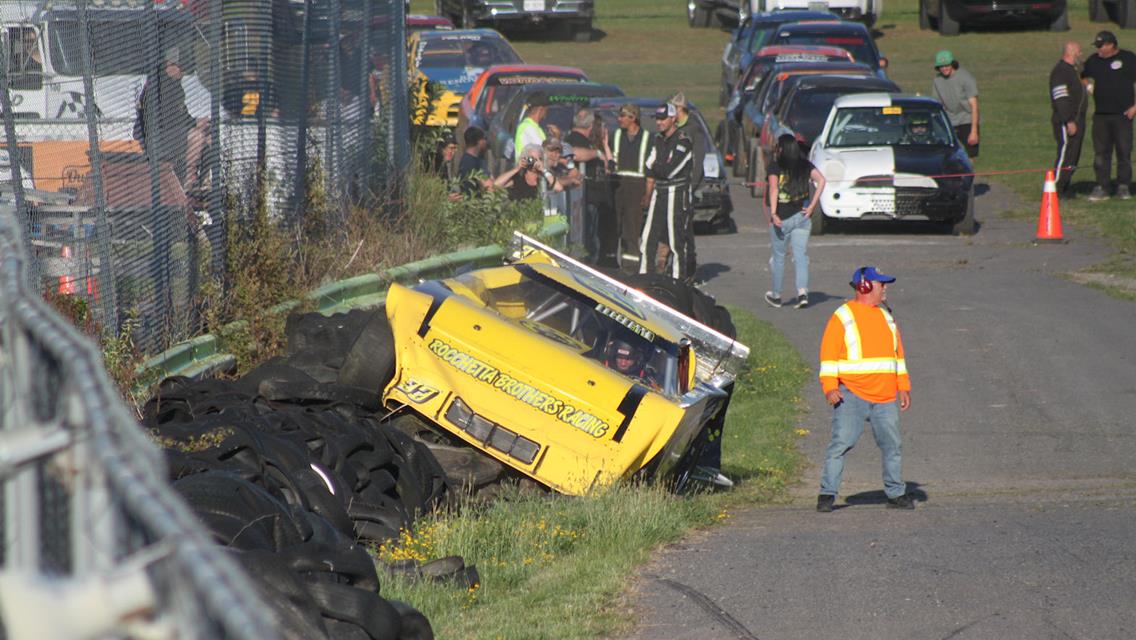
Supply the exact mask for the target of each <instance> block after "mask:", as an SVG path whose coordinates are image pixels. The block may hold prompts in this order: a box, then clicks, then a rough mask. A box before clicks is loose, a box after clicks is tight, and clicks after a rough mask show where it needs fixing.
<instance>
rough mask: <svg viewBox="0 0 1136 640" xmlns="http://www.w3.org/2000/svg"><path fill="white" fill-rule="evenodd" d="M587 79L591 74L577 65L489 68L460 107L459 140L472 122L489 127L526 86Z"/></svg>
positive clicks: (530, 65) (585, 80)
mask: <svg viewBox="0 0 1136 640" xmlns="http://www.w3.org/2000/svg"><path fill="white" fill-rule="evenodd" d="M587 81H588V77H587V75H585V74H584V72H583V71H581V70H580V69H577V68H575V67H557V66H553V65H543V64H508V65H505V64H503V65H494V66H492V67H489V68H488V69H486V70H485V71H484V72H482V74H481V75H480V76H478V78H477V81H475V82H474V83H473V86H472V87H471V88H470V90H469V91H467V92H466V94H465V96H464V97H463V98H462V100H461V104H460V105H459V106H458V126H457V139H458V142H459V143H460V142H461V140H462V135H463V134H464V133H465V130H466V129H468V128H469V127H470V125H473V126H477V127H481V128H482V129H486V128H487V126H488V122H489V118H490V117H491V116H492V115H493V114H494V113H497V111H498V110H500V109H501V108H502V107H503V106H505V104H506V103H508V102H509V98H512V97H513V94H515V93H517V92H518V91H520V89H521V87H524V86H525V85H529V84H536V83H574V82H587Z"/></svg>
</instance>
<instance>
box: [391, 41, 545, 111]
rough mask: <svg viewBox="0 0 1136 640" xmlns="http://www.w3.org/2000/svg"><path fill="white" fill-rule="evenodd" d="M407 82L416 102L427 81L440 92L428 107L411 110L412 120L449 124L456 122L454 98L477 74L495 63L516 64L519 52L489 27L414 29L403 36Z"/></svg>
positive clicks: (425, 91) (422, 99) (423, 96)
mask: <svg viewBox="0 0 1136 640" xmlns="http://www.w3.org/2000/svg"><path fill="white" fill-rule="evenodd" d="M407 51H408V55H407V58H408V60H409V64H410V71H409V73H410V76H409V77H410V82H411V86H412V87H413V89H414V91H415V93H416V94H417V95H418V96H419V100H420V103H425V102H426V98H427V96H428V95H429V92H428V88H427V84H428V83H431V82H433V83H438V84H439V85H441V87H442V92H441V94H440V95H438V96H437V97H436V98H435V99H434V100H433V102H432V103H431V105H430V106H429V108H426V107H425V106H423V107H422V108H420V110H419V112H418V113H414V114H412V119H413V121H414V122H415V123H416V124H426V125H427V126H432V127H441V126H448V127H453V126H455V125H457V123H458V102H460V101H461V97H462V96H463V95H464V94H465V92H466V91H469V88H470V87H471V86H473V83H474V81H475V80H477V77H478V76H480V75H481V72H482V71H485V70H486V69H488V68H489V67H491V66H493V65H495V64H520V63H521V62H523V61H522V60H521V56H520V55H519V54H518V53H517V52H516V50H514V49H513V47H512V45H510V44H509V42H508V41H507V40H505V38H504V37H503V36H502V35H501V34H500V33H497V32H496V31H494V30H492V29H471V30H464V31H417V32H415V33H412V34H410V37H409V38H408V40H407Z"/></svg>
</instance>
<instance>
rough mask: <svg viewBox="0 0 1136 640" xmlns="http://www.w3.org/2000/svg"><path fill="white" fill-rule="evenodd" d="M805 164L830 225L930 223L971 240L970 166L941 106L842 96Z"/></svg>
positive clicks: (917, 99) (819, 219)
mask: <svg viewBox="0 0 1136 640" xmlns="http://www.w3.org/2000/svg"><path fill="white" fill-rule="evenodd" d="M809 160H810V161H811V162H812V163H813V166H815V167H816V168H817V169H818V170H820V172H821V173H822V174H823V175H824V177H825V180H826V183H827V184H826V185H825V189H824V192H823V193H822V194H821V198H820V208H821V215H819V216H813V233H814V234H819V233H823V232H824V229H825V226H826V225H828V224H830V223H831V222H832V221H836V220H839V221H845V220H873V219H875V220H929V221H932V222H939V223H943V224H945V225H949V227H950V229H951V230H952V232H954V233H956V234H957V233H963V234H970V233H973V232H974V230H975V221H974V176H973V173H974V165H973V164H971V161H970V158H968V157H967V155H966V150H965V149H964V148H963V146H962V144H960V142H959V140H958V138H957V137H956V136H955V134H954V131H953V129H952V128H951V126H950V121H949V120H948V119H947V114H946V112H944V111H943V107H942V105H940V104H939V102H938V101H936V100H934V99H932V98H927V97H922V96H911V95H902V94H890V93H862V94H853V95H847V96H842V97H840V98H838V99H837V100H836V102H835V103H834V104H833V106H832V110H831V111H830V112H829V114H828V120H827V121H826V122H825V125H824V129H823V130H822V131H821V134H820V136H819V137H818V138H817V139H816V141H815V142H814V143H813V146H812V150H811V151H810V153H809Z"/></svg>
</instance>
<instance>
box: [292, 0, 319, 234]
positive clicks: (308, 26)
mask: <svg viewBox="0 0 1136 640" xmlns="http://www.w3.org/2000/svg"><path fill="white" fill-rule="evenodd" d="M313 4H314V3H313V2H312V0H304V33H303V35H302V36H300V51H301V54H300V55H301V60H300V113H299V116H300V122H299V126H298V130H299V131H298V132H297V135H296V138H297V140H296V144H297V148H296V185H295V187H296V188H295V195H294V196H293V198H294V202H293V203H292V207H293V211H295V215H296V219H295V223H296V225H297V226H298V227H303V219H304V197H305V192H306V189H307V180H308V108H309V106H310V105H309V104H308V100H310V99H311V92H310V91H309V86H308V85H309V84H310V83H311V68H310V67H311V64H312V53H311V47H312V5H313Z"/></svg>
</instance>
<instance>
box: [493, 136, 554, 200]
mask: <svg viewBox="0 0 1136 640" xmlns="http://www.w3.org/2000/svg"><path fill="white" fill-rule="evenodd" d="M541 155H542V154H541V146H540V145H539V144H530V145H527V146H526V147H525V148H524V149H523V150H522V152H521V153H520V155H519V157H520V161H519V162H518V163H517V166H515V167H513V168H512V169H509V170H508V171H506V172H505V173H502V174H501V175H500V176H497V179H496V180H494V181H493V184H494V186H496V187H504V188H505V191H506V193H508V194H509V199H510V200H526V199H529V198H537V197H540V195H541V191H542V190H547V189H552V190H554V191H563V190H564V187H563V185H561V184H560V182H559V181H557V179H556V176H555V175H553V173H552V172H551V171H549V170H548V169H546V168H545V166H544V161H543V160H542V159H541Z"/></svg>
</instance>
